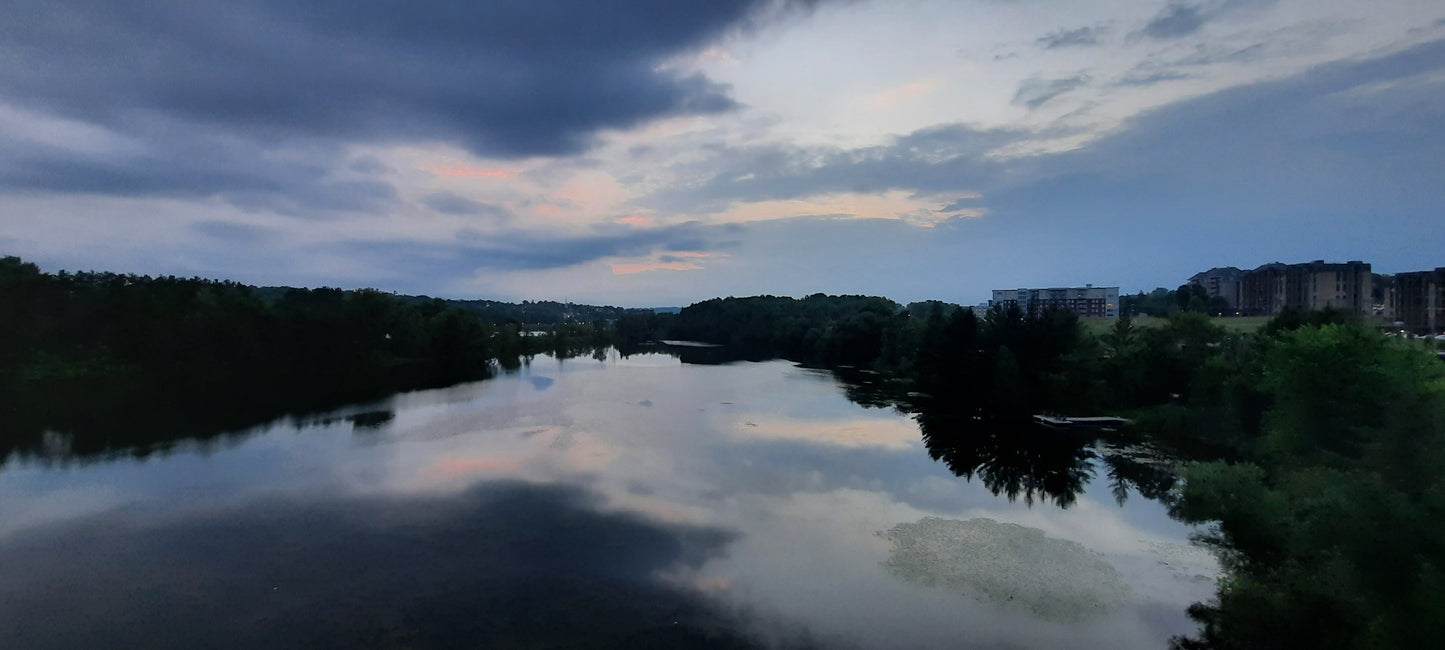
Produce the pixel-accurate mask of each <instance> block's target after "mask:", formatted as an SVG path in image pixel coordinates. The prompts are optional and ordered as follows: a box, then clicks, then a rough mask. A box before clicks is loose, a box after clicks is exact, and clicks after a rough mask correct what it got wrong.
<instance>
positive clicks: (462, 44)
mask: <svg viewBox="0 0 1445 650" xmlns="http://www.w3.org/2000/svg"><path fill="white" fill-rule="evenodd" d="M63 5H64V6H59V7H57V6H56V3H54V2H50V1H48V0H15V1H14V2H10V3H6V9H5V10H4V11H3V14H0V25H5V26H8V27H4V26H0V40H3V41H4V42H5V43H6V45H7V47H6V49H5V54H4V60H5V65H4V66H3V67H0V96H3V97H4V98H5V99H6V100H7V101H10V102H14V103H16V104H21V105H25V106H28V107H31V108H34V109H37V110H40V111H43V112H53V113H58V114H62V115H65V116H67V117H73V118H77V119H82V120H86V121H90V122H95V123H100V124H106V125H110V126H124V125H125V124H126V123H128V121H129V120H130V119H131V118H132V117H133V116H136V115H160V116H165V117H166V118H167V119H170V120H178V121H183V122H190V123H200V124H208V125H212V126H216V127H220V128H227V129H235V130H237V131H241V132H245V133H247V134H249V135H251V136H253V137H262V138H287V137H292V136H295V135H298V134H300V135H306V136H313V135H326V136H332V137H339V138H344V139H350V140H388V139H395V138H435V139H448V140H450V139H455V140H459V141H461V142H463V143H465V144H466V145H467V146H468V147H469V148H470V149H471V150H472V151H473V152H475V153H479V154H486V155H492V156H527V155H537V154H541V155H556V154H568V153H574V152H577V151H580V150H582V149H584V148H586V147H587V146H588V145H589V144H590V142H591V137H592V134H593V133H595V132H596V131H597V130H599V129H603V128H623V127H628V126H632V125H634V124H637V123H639V122H641V121H644V120H647V119H650V118H654V117H658V116H664V115H669V114H678V113H706V112H716V111H720V110H726V109H728V108H731V107H732V106H733V105H734V104H733V102H732V100H731V99H729V98H728V97H727V96H726V91H725V89H724V88H723V87H721V86H719V85H717V84H714V83H712V82H709V81H708V80H706V79H704V78H702V77H698V76H691V77H680V76H677V75H673V74H671V73H667V72H662V71H658V70H657V65H658V64H659V63H661V62H662V61H664V60H666V59H667V58H668V57H670V56H672V55H674V54H677V53H679V52H682V51H684V50H686V49H688V48H691V47H695V46H697V45H700V44H701V43H703V42H706V41H707V40H709V39H712V38H715V37H717V36H718V35H720V34H721V33H722V32H723V31H725V30H726V29H728V28H730V27H732V26H735V25H737V24H738V23H739V22H740V21H742V20H744V19H745V18H747V17H748V16H749V15H750V13H751V12H752V11H754V10H755V9H757V7H758V2H757V0H724V1H722V2H709V3H655V4H653V5H641V4H637V3H626V4H621V5H606V6H603V5H598V4H596V3H588V2H560V1H553V2H523V3H476V2H450V3H438V4H432V5H428V7H427V10H426V11H417V10H416V9H415V8H414V7H413V6H411V5H408V4H406V3H402V2H395V1H392V0H360V1H349V2H341V1H340V0H337V1H335V2H307V3H295V2H282V1H279V0H277V1H271V0H251V1H249V2H238V3H227V4H224V5H213V4H205V3H201V4H198V3H193V2H186V1H184V0H162V1H161V2H155V3H145V4H132V3H113V2H106V1H104V0H94V1H87V0H73V1H71V2H66V3H63Z"/></svg>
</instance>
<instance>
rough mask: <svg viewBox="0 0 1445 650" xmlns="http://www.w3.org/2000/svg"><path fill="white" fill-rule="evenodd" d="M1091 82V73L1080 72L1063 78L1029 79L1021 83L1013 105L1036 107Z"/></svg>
mask: <svg viewBox="0 0 1445 650" xmlns="http://www.w3.org/2000/svg"><path fill="white" fill-rule="evenodd" d="M1088 83H1089V75H1086V74H1078V75H1074V76H1072V77H1064V78H1062V79H1037V78H1036V79H1027V80H1025V81H1024V82H1023V83H1020V84H1019V88H1018V91H1017V92H1015V93H1014V98H1013V102H1012V103H1013V105H1015V106H1027V107H1029V108H1030V109H1035V108H1038V107H1040V106H1043V105H1044V104H1047V103H1048V102H1049V101H1050V100H1052V99H1054V98H1055V97H1058V96H1060V95H1063V94H1065V93H1069V92H1073V91H1074V90H1077V89H1079V88H1082V87H1083V86H1085V85H1088Z"/></svg>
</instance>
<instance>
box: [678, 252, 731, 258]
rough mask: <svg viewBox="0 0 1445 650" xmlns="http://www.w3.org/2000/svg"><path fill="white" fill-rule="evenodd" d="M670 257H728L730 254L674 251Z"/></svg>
mask: <svg viewBox="0 0 1445 650" xmlns="http://www.w3.org/2000/svg"><path fill="white" fill-rule="evenodd" d="M668 255H676V256H678V257H727V256H728V254H727V253H724V252H722V251H672V252H670V253H668Z"/></svg>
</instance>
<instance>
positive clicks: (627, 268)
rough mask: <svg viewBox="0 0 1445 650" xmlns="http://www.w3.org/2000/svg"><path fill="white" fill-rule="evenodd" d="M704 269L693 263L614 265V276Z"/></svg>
mask: <svg viewBox="0 0 1445 650" xmlns="http://www.w3.org/2000/svg"><path fill="white" fill-rule="evenodd" d="M700 268H702V267H701V266H698V265H697V264H693V263H692V262H667V261H657V262H643V263H639V264H613V265H612V274H613V275H631V274H633V273H645V272H647V271H696V270H697V269H700Z"/></svg>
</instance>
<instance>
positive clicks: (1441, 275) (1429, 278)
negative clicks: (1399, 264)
mask: <svg viewBox="0 0 1445 650" xmlns="http://www.w3.org/2000/svg"><path fill="white" fill-rule="evenodd" d="M1394 299H1395V305H1394V307H1395V320H1396V321H1397V322H1400V323H1402V324H1403V326H1404V327H1405V329H1408V330H1410V331H1412V332H1417V333H1426V332H1431V333H1433V332H1439V331H1441V330H1442V329H1445V267H1440V268H1437V269H1435V270H1434V271H1414V272H1410V273H1396V274H1395V295H1394Z"/></svg>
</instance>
